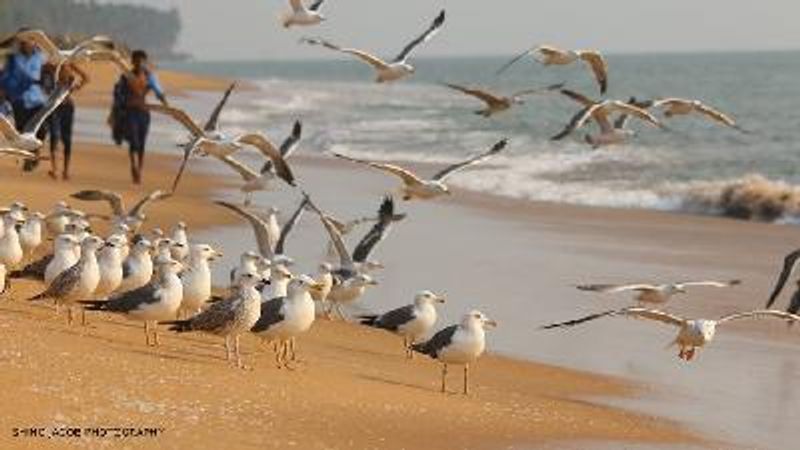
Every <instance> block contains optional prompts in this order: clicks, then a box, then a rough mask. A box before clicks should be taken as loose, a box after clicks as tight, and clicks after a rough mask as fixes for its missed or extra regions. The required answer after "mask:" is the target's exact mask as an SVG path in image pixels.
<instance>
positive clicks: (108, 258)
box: [94, 236, 124, 300]
mask: <svg viewBox="0 0 800 450" xmlns="http://www.w3.org/2000/svg"><path fill="white" fill-rule="evenodd" d="M123 245H124V242H123V241H122V238H120V237H119V236H111V237H109V238H108V239H106V244H105V246H103V248H102V249H101V250H100V251H99V252H98V254H97V265H98V267H99V269H100V281H99V282H98V283H97V287H96V288H95V290H94V298H95V299H98V300H106V299H107V298H108V296H109V295H111V293H112V292H114V291H115V290H117V288H118V287H119V285H120V283H122V275H123V274H122V261H123V259H122V246H123Z"/></svg>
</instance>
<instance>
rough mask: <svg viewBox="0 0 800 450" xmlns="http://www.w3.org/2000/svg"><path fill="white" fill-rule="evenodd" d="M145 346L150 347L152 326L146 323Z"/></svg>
mask: <svg viewBox="0 0 800 450" xmlns="http://www.w3.org/2000/svg"><path fill="white" fill-rule="evenodd" d="M144 345H146V346H148V347H149V346H150V324H149V323H148V322H147V321H146V320H145V321H144Z"/></svg>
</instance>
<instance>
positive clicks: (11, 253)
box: [0, 213, 25, 270]
mask: <svg viewBox="0 0 800 450" xmlns="http://www.w3.org/2000/svg"><path fill="white" fill-rule="evenodd" d="M0 221H2V222H3V230H4V232H3V235H2V236H0V264H3V265H5V266H6V269H7V270H14V269H16V268H17V267H18V266H19V264H20V263H21V262H22V258H23V256H24V253H23V251H22V243H21V242H20V237H19V232H20V231H21V230H22V227H23V225H24V224H25V220H24V219H17V218H16V216H15V215H14V214H12V213H6V214H3V215H2V217H0Z"/></svg>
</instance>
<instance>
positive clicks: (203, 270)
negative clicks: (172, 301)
mask: <svg viewBox="0 0 800 450" xmlns="http://www.w3.org/2000/svg"><path fill="white" fill-rule="evenodd" d="M221 257H222V253H220V252H218V251H216V250H214V248H213V247H211V246H210V245H206V244H195V245H192V246H191V249H190V250H189V261H188V264H187V265H186V268H185V269H184V270H183V272H181V282H182V283H183V299H182V300H181V307H180V309H179V310H178V317H191V316H193V315H195V314H198V313H199V312H200V311H201V310H202V309H203V307H204V306H205V304H206V302H207V301H208V300H209V299H210V298H211V267H210V266H209V263H210V262H211V261H214V260H215V259H218V258H221Z"/></svg>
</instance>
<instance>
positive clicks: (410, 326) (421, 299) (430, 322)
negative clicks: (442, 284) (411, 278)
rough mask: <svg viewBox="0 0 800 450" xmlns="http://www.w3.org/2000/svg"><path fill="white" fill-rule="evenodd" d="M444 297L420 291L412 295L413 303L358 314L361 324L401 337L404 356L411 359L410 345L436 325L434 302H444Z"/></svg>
mask: <svg viewBox="0 0 800 450" xmlns="http://www.w3.org/2000/svg"><path fill="white" fill-rule="evenodd" d="M444 301H445V300H444V297H442V296H440V295H437V294H434V293H433V292H431V291H421V292H419V293H417V295H416V296H415V297H414V303H413V304H411V305H406V306H403V307H400V308H397V309H393V310H391V311H389V312H386V313H383V314H380V315H377V314H375V315H363V316H359V321H360V322H361V324H363V325H368V326H371V327H375V328H381V329H384V330H388V331H391V332H393V333H397V334H399V335H400V336H402V337H403V348H404V349H405V352H406V357H407V358H408V359H411V358H412V357H413V355H414V353H413V352H412V351H411V345H412V344H415V343H416V342H417V341H418V339H420V338H422V337H423V336H426V335H427V334H428V333H429V332H430V331H431V329H433V326H434V325H436V306H435V305H436V303H444Z"/></svg>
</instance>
